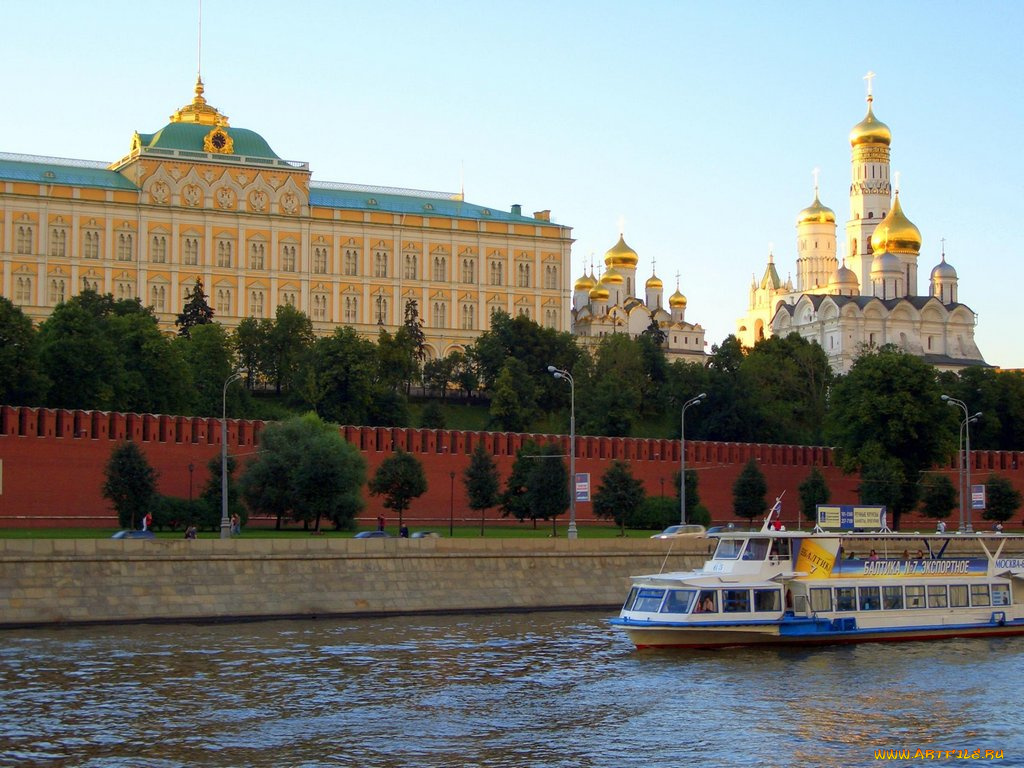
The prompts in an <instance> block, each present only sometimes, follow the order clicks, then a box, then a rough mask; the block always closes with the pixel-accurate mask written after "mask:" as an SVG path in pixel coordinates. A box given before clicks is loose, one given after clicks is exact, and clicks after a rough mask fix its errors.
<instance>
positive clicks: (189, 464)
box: [188, 461, 196, 504]
mask: <svg viewBox="0 0 1024 768" xmlns="http://www.w3.org/2000/svg"><path fill="white" fill-rule="evenodd" d="M195 468H196V465H195V464H193V463H192V462H191V461H190V462H189V463H188V501H189V503H190V504H191V503H192V472H193V471H194V470H195Z"/></svg>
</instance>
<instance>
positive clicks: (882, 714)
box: [0, 612, 1024, 768]
mask: <svg viewBox="0 0 1024 768" xmlns="http://www.w3.org/2000/svg"><path fill="white" fill-rule="evenodd" d="M606 618H607V614H604V613H601V614H597V613H573V612H557V613H532V614H509V615H488V616H442V617H437V616H430V617H406V618H395V619H373V620H370V619H359V620H319V621H274V622H261V623H245V624H214V625H186V624H182V625H157V626H154V625H135V626H123V627H87V628H72V629H53V630H31V631H29V630H12V631H4V632H2V633H0V765H3V766H81V767H85V766H89V767H94V766H95V767H99V766H103V767H104V768H106V767H107V766H126V767H127V766H130V767H131V768H150V767H153V768H157V767H159V768H171V767H172V766H274V768H291V767H292V766H309V767H315V766H358V767H359V768H391V767H393V766H395V767H397V766H403V767H404V766H445V767H448V766H460V767H461V766H466V767H470V766H493V767H495V768H497V767H499V766H501V767H504V766H508V767H509V768H513V767H515V768H521V767H522V766H559V767H562V766H564V767H565V768H570V767H572V768H591V767H593V768H597V767H598V766H601V767H602V768H603V767H604V766H607V767H608V768H620V767H627V766H629V767H632V766H635V767H636V768H653V767H655V766H689V765H695V766H758V767H759V768H766V767H768V766H858V765H881V764H888V765H924V764H929V765H931V764H935V765H941V764H949V765H963V764H967V763H970V764H985V763H986V762H988V761H985V760H970V761H965V760H963V759H960V760H957V759H956V757H955V755H949V756H948V758H947V757H944V758H943V759H942V760H936V759H934V758H933V759H927V756H926V753H925V752H924V750H929V749H930V750H933V751H934V750H939V751H942V752H944V751H946V750H957V749H965V748H969V749H970V750H971V752H972V753H973V751H974V750H975V749H978V750H980V751H981V754H982V755H983V754H984V752H985V750H986V749H992V750H1003V758H1002V759H1001V760H1000V759H996V760H993V761H991V762H990V764H996V765H1024V730H1022V728H1021V721H1022V715H1021V709H1020V698H1021V693H1020V692H1021V691H1022V690H1024V638H1009V639H972V640H950V641H941V642H933V643H906V644H896V645H861V646H846V647H834V648H819V649H814V650H807V649H750V650H728V651H715V652H701V651H674V652H671V653H668V652H650V651H644V652H637V651H636V650H635V649H634V648H633V647H632V646H631V645H630V644H629V642H628V640H627V639H626V638H625V636H624V635H622V634H620V633H619V632H618V631H616V630H613V629H611V628H609V627H608V626H607V625H606V624H605V623H604V620H605V619H606ZM879 748H892V749H896V748H902V749H909V750H911V752H912V753H913V752H914V751H915V750H918V749H920V750H922V753H921V755H920V756H918V757H917V758H911V759H909V760H882V759H879V758H877V757H876V756H875V750H876V749H879Z"/></svg>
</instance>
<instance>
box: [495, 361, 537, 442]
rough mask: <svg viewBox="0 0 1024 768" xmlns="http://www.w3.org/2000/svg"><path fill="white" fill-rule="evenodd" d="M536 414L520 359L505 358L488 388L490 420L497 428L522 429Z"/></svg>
mask: <svg viewBox="0 0 1024 768" xmlns="http://www.w3.org/2000/svg"><path fill="white" fill-rule="evenodd" d="M536 414H537V399H536V387H535V385H534V382H533V379H532V378H530V376H529V373H528V371H527V369H526V365H525V364H524V363H523V362H522V361H520V360H516V359H515V358H508V359H507V360H506V361H505V363H504V364H503V366H502V369H501V374H500V375H499V376H498V378H497V380H496V381H495V382H494V387H493V388H492V394H491V421H493V422H494V424H495V426H497V428H498V429H502V430H505V431H508V432H524V431H526V428H527V427H528V426H529V425H530V423H531V422H532V421H533V419H534V417H535V416H536Z"/></svg>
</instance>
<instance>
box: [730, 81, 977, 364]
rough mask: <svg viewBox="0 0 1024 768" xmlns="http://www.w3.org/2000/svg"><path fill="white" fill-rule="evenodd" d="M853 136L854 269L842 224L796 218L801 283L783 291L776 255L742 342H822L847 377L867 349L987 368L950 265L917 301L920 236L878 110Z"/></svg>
mask: <svg viewBox="0 0 1024 768" xmlns="http://www.w3.org/2000/svg"><path fill="white" fill-rule="evenodd" d="M871 77H872V75H870V74H869V76H868V97H867V101H868V111H867V115H866V116H865V117H864V119H863V120H861V121H860V122H859V123H857V125H855V126H854V127H853V130H851V131H850V145H851V146H852V156H853V157H852V166H853V168H852V170H853V181H852V183H851V184H850V218H849V220H848V221H847V222H846V248H847V250H846V253H847V254H848V255H849V256H848V258H847V259H843V261H842V263H840V260H839V258H838V257H837V248H836V243H837V239H836V215H835V213H834V212H833V211H832V210H831V209H830V208H827V207H826V206H824V205H822V203H821V201H820V200H819V199H818V187H817V179H815V188H814V202H813V203H812V204H811V205H810V206H809V207H807V208H805V209H804V210H802V211H801V212H800V214H799V216H798V217H797V223H796V230H797V238H796V239H797V260H796V261H797V282H796V285H795V286H794V285H793V281H792V279H787V280H786V282H782V281H781V280H780V279H779V273H778V271H777V270H776V268H775V264H774V256H773V255H772V254H769V256H768V266H767V268H766V269H765V272H764V276H763V277H762V278H761V280H760V281H758V280H757V279H756V278H755V279H754V281H753V283H752V284H751V287H750V305H749V308H748V310H747V314H746V316H744V317H742V318H740V320H739V321H738V323H737V333H736V335H737V337H738V338H739V340H740V341H741V342H742V343H743V344H744V345H745V346H748V347H749V346H753V345H754V344H755V343H756V342H757V341H758V340H760V339H762V338H765V337H767V336H772V335H776V336H786V335H789V334H790V333H792V332H794V331H795V332H797V333H799V334H800V336H802V337H803V338H805V339H808V340H812V341H816V342H817V343H818V344H819V345H820V346H821V348H822V349H824V350H825V354H826V355H827V357H828V360H829V363H830V364H831V366H832V368H833V370H835V371H837V372H839V373H845V372H847V371H849V369H850V367H851V365H852V364H853V361H854V359H855V358H856V357H857V355H858V354H859V353H860V351H861V349H862V348H864V347H865V346H868V347H870V346H875V347H878V346H882V345H883V344H895V345H896V346H897V347H899V348H900V349H902V350H904V351H906V352H907V353H909V354H913V355H916V356H918V357H921V358H923V359H924V360H925V361H926V362H928V363H930V364H931V365H934V366H935V367H936V368H938V369H940V370H960V369H962V368H966V367H968V366H973V365H983V366H984V365H987V364H986V363H985V360H984V359H983V358H982V356H981V352H980V351H979V350H978V347H977V345H976V344H975V342H974V326H975V324H976V322H977V317H976V315H975V314H974V312H973V311H972V310H971V309H970V307H968V306H966V305H964V304H961V303H960V302H959V301H958V298H957V294H958V285H957V282H958V281H957V273H956V270H955V269H953V267H952V266H951V265H950V264H948V263H946V255H945V250H944V249H943V253H942V259H941V261H940V262H939V264H937V265H936V266H935V267H934V268H933V269H932V271H931V273H930V275H929V281H928V293H927V294H926V295H923V296H922V295H918V293H917V282H918V259H919V257H920V255H921V232H920V230H918V228H917V227H916V226H915V225H914V224H913V223H912V222H911V221H910V220H909V219H908V218H907V217H906V215H904V213H903V208H902V206H901V205H900V195H899V189H898V181H897V190H896V193H895V195H893V191H892V186H891V184H890V181H889V145H890V143H891V141H892V133H891V131H890V130H889V127H888V126H887V125H885V123H883V122H881V121H880V120H878V119H877V118H876V117H875V115H874V113H873V112H872V109H871V103H872V101H873V99H872V95H871V79H870V78H871Z"/></svg>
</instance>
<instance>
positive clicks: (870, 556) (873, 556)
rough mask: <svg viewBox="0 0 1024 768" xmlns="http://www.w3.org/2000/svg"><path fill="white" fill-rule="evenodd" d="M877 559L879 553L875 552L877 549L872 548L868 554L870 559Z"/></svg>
mask: <svg viewBox="0 0 1024 768" xmlns="http://www.w3.org/2000/svg"><path fill="white" fill-rule="evenodd" d="M877 559H878V553H877V552H875V550H873V549H872V550H871V554H870V555H868V560H877Z"/></svg>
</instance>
